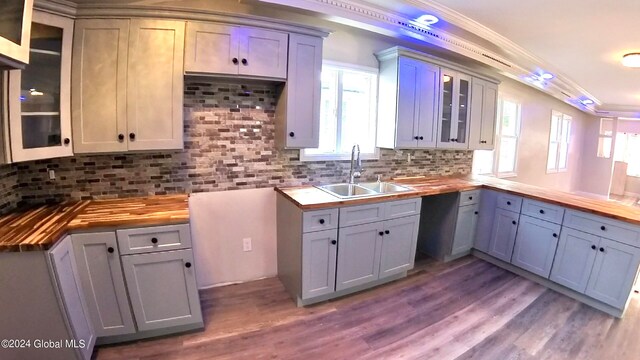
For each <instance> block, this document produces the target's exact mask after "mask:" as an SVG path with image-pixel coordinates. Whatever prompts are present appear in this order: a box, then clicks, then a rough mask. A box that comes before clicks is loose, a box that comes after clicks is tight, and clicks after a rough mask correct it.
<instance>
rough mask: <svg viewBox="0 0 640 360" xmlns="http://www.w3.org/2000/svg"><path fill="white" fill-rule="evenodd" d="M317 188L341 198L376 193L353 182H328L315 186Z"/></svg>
mask: <svg viewBox="0 0 640 360" xmlns="http://www.w3.org/2000/svg"><path fill="white" fill-rule="evenodd" d="M317 188H318V189H320V190H324V191H326V192H328V193H329V194H331V195H333V196H337V197H339V198H341V199H346V198H354V197H362V196H372V195H378V193H377V192H375V191H373V190H369V189H367V188H364V187H362V186H359V185H355V184H330V185H322V186H317Z"/></svg>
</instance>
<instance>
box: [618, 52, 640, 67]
mask: <svg viewBox="0 0 640 360" xmlns="http://www.w3.org/2000/svg"><path fill="white" fill-rule="evenodd" d="M622 65H624V66H626V67H632V68H640V53H629V54H625V55H624V56H623V57H622Z"/></svg>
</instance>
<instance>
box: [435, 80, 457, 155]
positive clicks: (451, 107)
mask: <svg viewBox="0 0 640 360" xmlns="http://www.w3.org/2000/svg"><path fill="white" fill-rule="evenodd" d="M457 81H458V75H457V74H456V72H454V71H451V70H448V69H441V72H440V119H439V120H440V121H439V125H438V147H439V148H448V147H450V146H452V144H453V140H454V136H455V132H454V128H453V124H454V121H455V119H457V110H458V109H457V107H458V104H457V101H458V98H457V96H456V95H455V92H456V91H457V88H458V87H457V85H456V82H457Z"/></svg>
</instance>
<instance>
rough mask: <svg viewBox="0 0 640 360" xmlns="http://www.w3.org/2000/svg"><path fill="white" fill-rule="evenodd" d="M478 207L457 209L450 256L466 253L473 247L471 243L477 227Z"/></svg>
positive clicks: (468, 206) (469, 206)
mask: <svg viewBox="0 0 640 360" xmlns="http://www.w3.org/2000/svg"><path fill="white" fill-rule="evenodd" d="M479 211H480V206H479V205H477V204H476V205H467V206H461V207H460V208H459V209H458V218H457V220H456V229H455V234H454V236H453V245H452V246H451V255H456V254H460V253H464V252H468V251H469V250H471V248H472V247H473V241H474V239H475V235H476V228H477V226H478V215H479V214H480V212H479Z"/></svg>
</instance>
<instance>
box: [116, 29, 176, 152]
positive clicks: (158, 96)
mask: <svg viewBox="0 0 640 360" xmlns="http://www.w3.org/2000/svg"><path fill="white" fill-rule="evenodd" d="M184 26H185V24H184V22H182V21H165V20H132V21H131V33H130V37H129V62H128V66H129V75H128V78H127V109H128V111H127V129H128V136H129V145H128V148H129V150H164V149H182V148H183V141H182V136H183V131H184V130H183V106H182V104H183V92H184V87H183V82H184V66H183V56H184V54H183V52H184Z"/></svg>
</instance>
